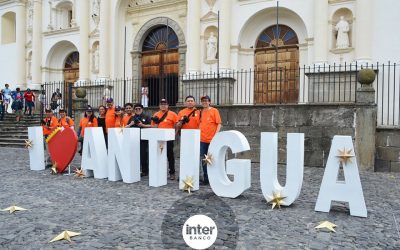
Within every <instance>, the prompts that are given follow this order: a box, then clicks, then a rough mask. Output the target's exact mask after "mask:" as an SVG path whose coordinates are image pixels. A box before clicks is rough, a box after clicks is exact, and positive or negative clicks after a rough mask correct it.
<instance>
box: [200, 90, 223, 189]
mask: <svg viewBox="0 0 400 250" xmlns="http://www.w3.org/2000/svg"><path fill="white" fill-rule="evenodd" d="M200 100H201V105H202V106H203V110H202V111H201V113H200V126H199V127H200V160H201V165H202V167H203V177H204V178H203V181H202V182H201V183H200V184H201V185H208V184H209V181H208V174H207V163H206V162H205V161H204V158H205V155H207V154H208V147H209V146H210V142H211V140H212V139H213V138H214V136H215V134H216V133H218V132H219V131H220V130H221V123H222V121H221V116H220V115H219V111H218V109H216V108H213V107H211V106H210V104H211V98H210V97H209V96H208V95H206V96H203V97H201V99H200Z"/></svg>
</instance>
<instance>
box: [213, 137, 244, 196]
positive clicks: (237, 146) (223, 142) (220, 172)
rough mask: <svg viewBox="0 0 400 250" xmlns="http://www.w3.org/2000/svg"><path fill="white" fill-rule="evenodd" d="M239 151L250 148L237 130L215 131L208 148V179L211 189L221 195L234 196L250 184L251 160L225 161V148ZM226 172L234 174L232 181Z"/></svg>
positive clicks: (233, 151) (235, 151)
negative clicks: (209, 158) (209, 161)
mask: <svg viewBox="0 0 400 250" xmlns="http://www.w3.org/2000/svg"><path fill="white" fill-rule="evenodd" d="M228 148H230V149H231V150H232V153H240V152H243V151H247V150H250V146H249V142H248V141H247V139H246V137H244V135H243V134H242V133H240V132H239V131H233V130H232V131H224V132H221V133H217V134H216V135H215V137H214V138H213V140H212V141H211V144H210V147H209V148H208V154H209V155H210V157H211V164H210V163H208V164H207V171H208V179H209V181H210V186H211V189H212V190H213V191H214V193H215V194H216V195H218V196H221V197H229V198H236V197H238V196H239V195H240V194H241V193H243V192H244V191H245V190H246V189H248V188H250V185H251V161H250V160H248V159H233V160H228V161H226V171H225V155H226V150H227V149H228ZM227 174H229V175H233V176H234V181H233V182H232V181H231V180H230V179H229V178H228V176H227Z"/></svg>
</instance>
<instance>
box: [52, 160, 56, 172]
mask: <svg viewBox="0 0 400 250" xmlns="http://www.w3.org/2000/svg"><path fill="white" fill-rule="evenodd" d="M51 174H57V163H56V162H55V163H54V164H53V166H51Z"/></svg>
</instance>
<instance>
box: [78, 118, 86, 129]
mask: <svg viewBox="0 0 400 250" xmlns="http://www.w3.org/2000/svg"><path fill="white" fill-rule="evenodd" d="M83 119H85V118H82V119H81V121H80V122H79V127H81V128H82V127H83Z"/></svg>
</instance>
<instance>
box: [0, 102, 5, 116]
mask: <svg viewBox="0 0 400 250" xmlns="http://www.w3.org/2000/svg"><path fill="white" fill-rule="evenodd" d="M4 109H5V108H4V105H3V104H0V120H3V119H4Z"/></svg>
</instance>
